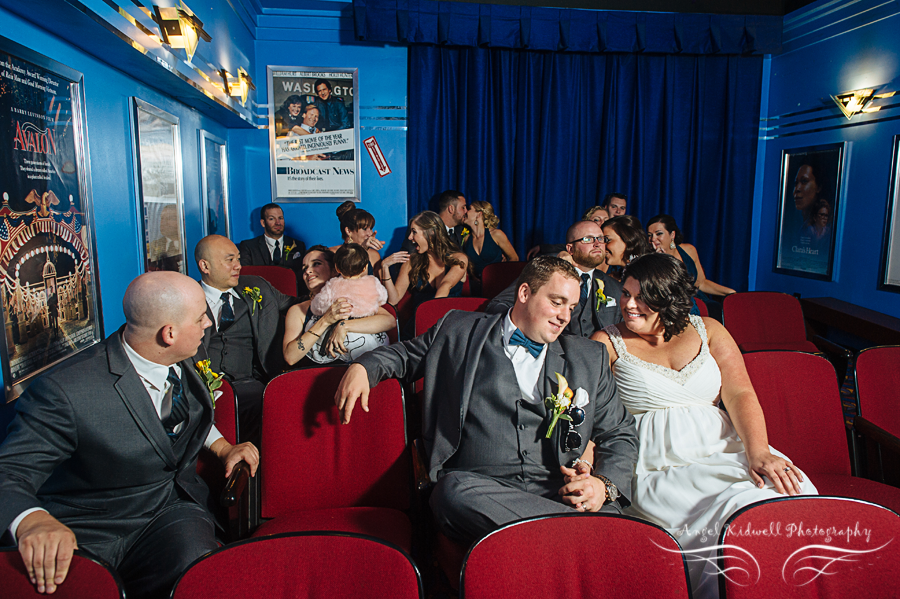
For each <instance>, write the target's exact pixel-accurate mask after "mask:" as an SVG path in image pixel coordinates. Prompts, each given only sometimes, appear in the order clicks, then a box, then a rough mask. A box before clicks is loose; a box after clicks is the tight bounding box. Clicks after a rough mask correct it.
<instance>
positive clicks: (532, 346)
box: [509, 329, 544, 358]
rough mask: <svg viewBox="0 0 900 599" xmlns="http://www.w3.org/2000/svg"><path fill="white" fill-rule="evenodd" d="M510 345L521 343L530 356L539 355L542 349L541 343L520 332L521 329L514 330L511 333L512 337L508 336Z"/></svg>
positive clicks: (535, 356)
mask: <svg viewBox="0 0 900 599" xmlns="http://www.w3.org/2000/svg"><path fill="white" fill-rule="evenodd" d="M509 344H510V345H521V346H522V347H524V348H525V349H527V350H528V353H530V354H531V355H532V357H534V358H537V357H538V356H539V355H541V351H543V349H544V344H543V343H535V342H534V341H532V340H531V339H529V338H528V337H526V336H525V335H523V334H522V331H520V330H519V329H516V332H515V333H513V334H512V337H510V338H509Z"/></svg>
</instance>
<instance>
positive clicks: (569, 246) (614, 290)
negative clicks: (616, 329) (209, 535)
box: [485, 220, 622, 337]
mask: <svg viewBox="0 0 900 599" xmlns="http://www.w3.org/2000/svg"><path fill="white" fill-rule="evenodd" d="M566 251H567V252H568V253H569V255H570V256H571V259H572V262H573V263H574V265H575V270H577V271H578V276H579V277H580V279H581V295H580V298H579V302H578V305H577V306H576V307H575V309H574V311H573V313H572V319H571V320H570V321H569V324H568V326H567V327H566V330H565V331H563V334H564V335H579V336H581V337H590V336H591V335H593V334H594V332H595V331H599V330H600V329H602V328H603V327H606V326H609V325H611V324H616V323H619V322H621V321H622V313H621V311H620V310H619V305H618V302H619V298H620V296H621V295H622V285H621V284H620V283H619V282H618V281H616V280H615V279H613V278H612V277H611V276H609V275H608V274H606V273H605V272H603V271H602V270H600V268H599V267H600V266H602V265H603V263H604V261H605V260H606V243H605V241H604V237H603V229H601V228H600V225H598V224H597V223H595V222H594V221H590V220H582V221H579V222H577V223H575V224H574V225H572V226H571V227H569V230H568V231H566ZM517 286H518V285H517V284H515V283H514V284H513V285H511V286H510V287H507V288H506V289H505V290H503V291H502V292H501V293H500V294H499V295H497V297H495V298H494V299H492V300H491V302H490V303H489V304H488V305H487V308H486V309H485V312H487V313H489V314H495V313H497V312H505V311H506V310H509V308H510V307H511V306H512V305H513V302H514V301H515V292H516V288H517Z"/></svg>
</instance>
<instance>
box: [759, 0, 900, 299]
mask: <svg viewBox="0 0 900 599" xmlns="http://www.w3.org/2000/svg"><path fill="white" fill-rule="evenodd" d="M898 31H900V2H897V1H893V2H887V3H883V2H876V1H875V0H862V1H860V2H855V3H853V2H841V3H838V2H833V1H821V2H817V3H815V4H812V5H809V6H808V7H806V8H804V9H803V10H800V11H796V12H794V13H791V14H790V15H788V16H787V17H786V18H785V32H784V51H783V52H782V53H781V54H780V55H778V56H774V57H772V58H770V59H767V63H768V64H767V69H768V71H769V74H768V77H767V81H766V85H767V86H768V90H766V89H764V90H763V103H762V117H763V119H764V120H761V122H760V126H761V127H762V128H764V129H761V136H765V137H766V138H768V139H766V140H764V141H763V142H761V145H760V158H759V159H758V161H757V185H756V190H755V200H754V209H755V214H756V217H755V219H754V224H753V225H754V231H758V235H755V236H754V237H755V243H754V247H753V256H752V257H751V261H755V272H754V270H753V269H751V275H750V286H751V289H758V290H776V291H785V292H787V293H795V292H796V293H800V294H802V296H804V297H822V296H829V297H835V298H839V299H842V300H845V301H848V302H851V303H854V304H857V305H860V306H864V307H867V308H871V309H873V310H877V311H879V312H884V313H886V314H890V315H892V316H900V294H895V293H891V292H885V291H878V290H877V284H878V281H879V277H880V267H879V262H880V257H881V251H882V243H883V234H882V233H883V226H884V219H885V214H886V208H887V199H888V187H889V184H890V177H891V164H890V163H891V152H892V138H893V136H894V135H897V134H900V120H884V119H889V118H891V117H893V118H894V119H896V118H897V117H898V116H900V115H898V111H900V107H898V108H893V109H890V108H887V107H885V108H883V109H882V110H881V111H880V112H877V113H872V114H868V115H859V116H856V117H854V118H853V120H852V121H850V122H848V121H847V119H846V118H845V117H844V116H843V115H842V114H841V113H840V112H839V110H838V108H837V106H836V105H835V104H834V102H832V100H831V99H830V98H829V95H830V94H836V93H840V92H843V91H848V90H854V89H859V88H863V87H876V88H878V87H880V86H884V85H885V84H888V85H887V88H888V89H890V90H897V91H900V35H898V34H897V32H898ZM765 77H766V76H765V75H764V78H765ZM880 103H881V104H885V105H887V104H891V103H894V104H896V103H897V97H895V98H890V99H888V100H886V101H885V100H882V101H880ZM801 111H811V112H806V113H804V114H799V115H796V114H795V113H798V112H801ZM765 119H768V120H765ZM844 125H851V126H849V127H842V128H837V127H841V126H844ZM822 128H830V130H826V131H813V130H815V129H822ZM837 142H846V143H847V145H846V156H845V162H844V171H843V172H844V182H843V194H842V196H841V197H842V204H843V205H842V206H840V207H839V215H838V217H839V218H838V229H837V242H836V247H835V266H834V280H833V281H829V282H825V281H816V280H811V279H805V278H800V277H794V276H788V275H783V274H775V273H773V272H772V268H773V267H772V265H773V256H774V251H775V236H776V227H777V213H778V202H779V193H780V192H779V186H780V182H779V178H780V168H781V153H782V150H784V149H789V148H797V147H802V146H812V145H819V144H829V143H837Z"/></svg>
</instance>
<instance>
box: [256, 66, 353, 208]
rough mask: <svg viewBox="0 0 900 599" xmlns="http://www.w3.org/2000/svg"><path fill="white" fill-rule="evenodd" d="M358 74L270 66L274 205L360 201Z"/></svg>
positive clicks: (322, 69) (270, 145)
mask: <svg viewBox="0 0 900 599" xmlns="http://www.w3.org/2000/svg"><path fill="white" fill-rule="evenodd" d="M356 75H357V70H356V69H337V68H310V67H273V66H270V67H268V69H267V76H268V85H269V101H270V102H271V103H272V104H271V106H270V109H269V147H270V151H271V164H272V193H273V195H274V200H273V201H276V202H291V201H293V202H343V201H345V200H354V201H359V152H358V151H357V150H358V148H359V111H358V110H357V109H356V102H355V100H354V98H356V97H357V96H358V89H357V82H356Z"/></svg>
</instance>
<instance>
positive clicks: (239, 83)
mask: <svg viewBox="0 0 900 599" xmlns="http://www.w3.org/2000/svg"><path fill="white" fill-rule="evenodd" d="M219 76H221V77H222V81H223V82H224V84H225V85H224V88H225V93H226V94H228V95H229V96H232V97H235V98H240V99H241V106H246V105H247V96H249V95H250V90H251V89H256V85H254V84H253V79H251V78H250V75H249V74H248V73H247V71H245V70H244V68H243V67H238V76H237V77H235V76H233V75H232V74H231V73H229V72H228V71H226V70H225V69H222V70H221V71H219Z"/></svg>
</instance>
